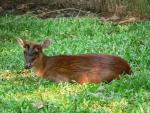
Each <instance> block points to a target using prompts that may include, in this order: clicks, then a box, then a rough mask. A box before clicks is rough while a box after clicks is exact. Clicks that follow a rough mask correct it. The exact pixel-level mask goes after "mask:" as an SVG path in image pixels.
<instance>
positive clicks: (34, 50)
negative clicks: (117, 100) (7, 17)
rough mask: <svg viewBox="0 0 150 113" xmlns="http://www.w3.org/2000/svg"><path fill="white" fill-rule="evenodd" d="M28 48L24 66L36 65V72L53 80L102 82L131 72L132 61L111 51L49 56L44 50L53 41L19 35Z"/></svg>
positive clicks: (23, 45) (25, 50) (80, 82)
mask: <svg viewBox="0 0 150 113" xmlns="http://www.w3.org/2000/svg"><path fill="white" fill-rule="evenodd" d="M17 42H18V44H19V45H20V47H21V48H23V50H24V59H25V61H24V68H25V69H31V68H33V70H34V72H35V74H36V75H37V76H38V77H40V78H43V79H46V80H49V81H52V82H56V83H59V82H69V83H72V82H73V83H74V82H76V83H79V84H83V83H101V82H111V81H112V80H114V79H119V78H120V75H126V74H128V75H131V73H132V70H131V68H130V66H129V64H128V63H127V62H126V61H125V60H124V59H122V58H121V57H119V56H114V55H109V54H78V55H55V56H47V55H45V54H44V52H43V49H44V48H47V47H48V46H49V45H50V41H49V40H48V39H45V40H44V41H43V42H40V43H34V42H27V41H25V40H24V39H21V38H18V39H17Z"/></svg>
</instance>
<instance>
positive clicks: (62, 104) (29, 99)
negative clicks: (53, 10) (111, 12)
mask: <svg viewBox="0 0 150 113" xmlns="http://www.w3.org/2000/svg"><path fill="white" fill-rule="evenodd" d="M17 37H21V38H24V39H26V40H28V41H37V42H40V41H43V40H44V39H45V37H47V38H49V39H50V40H51V46H50V47H49V48H48V49H45V50H44V52H45V53H46V54H47V55H59V54H83V53H107V54H113V55H118V56H121V57H122V58H124V59H125V60H127V61H128V62H129V64H130V65H131V67H132V70H133V72H134V73H133V74H132V75H131V76H121V78H120V79H119V80H114V81H112V82H111V83H108V84H106V83H100V84H84V85H80V84H69V83H59V84H58V83H53V82H49V81H47V80H42V79H40V78H38V77H36V76H35V74H34V72H32V71H31V70H30V71H25V70H24V69H23V67H24V66H23V64H24V59H23V50H22V49H21V48H20V47H19V45H18V44H17V41H16V38H17ZM9 112H10V113H13V112H14V113H38V112H39V113H121V112H123V113H150V21H144V22H141V23H134V24H130V25H124V26H119V25H115V24H114V23H102V22H100V21H99V20H98V19H91V18H88V17H84V18H61V19H46V20H41V19H38V18H35V17H32V16H21V17H19V16H5V17H2V16H1V17H0V113H9Z"/></svg>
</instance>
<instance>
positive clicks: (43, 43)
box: [41, 39, 50, 48]
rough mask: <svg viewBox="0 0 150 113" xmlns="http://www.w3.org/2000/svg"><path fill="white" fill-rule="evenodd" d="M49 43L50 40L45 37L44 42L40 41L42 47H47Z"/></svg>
mask: <svg viewBox="0 0 150 113" xmlns="http://www.w3.org/2000/svg"><path fill="white" fill-rule="evenodd" d="M49 45H50V41H49V40H48V39H46V40H45V41H44V42H42V43H41V46H42V47H43V48H47V47H48V46H49Z"/></svg>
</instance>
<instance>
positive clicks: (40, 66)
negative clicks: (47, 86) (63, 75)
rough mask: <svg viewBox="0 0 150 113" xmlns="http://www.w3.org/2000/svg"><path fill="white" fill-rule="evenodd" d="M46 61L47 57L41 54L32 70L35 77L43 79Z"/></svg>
mask: <svg viewBox="0 0 150 113" xmlns="http://www.w3.org/2000/svg"><path fill="white" fill-rule="evenodd" d="M46 60H47V56H46V55H44V54H41V55H40V57H39V59H38V61H37V62H36V64H35V65H34V69H35V72H36V75H37V76H40V77H44V73H45V65H46Z"/></svg>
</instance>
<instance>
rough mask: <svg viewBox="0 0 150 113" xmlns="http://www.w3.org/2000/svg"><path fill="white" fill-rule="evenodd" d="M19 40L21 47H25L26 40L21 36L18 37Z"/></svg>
mask: <svg viewBox="0 0 150 113" xmlns="http://www.w3.org/2000/svg"><path fill="white" fill-rule="evenodd" d="M17 42H18V44H19V45H20V47H21V48H24V47H25V45H26V42H25V41H24V40H23V39H21V38H18V39H17Z"/></svg>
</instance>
